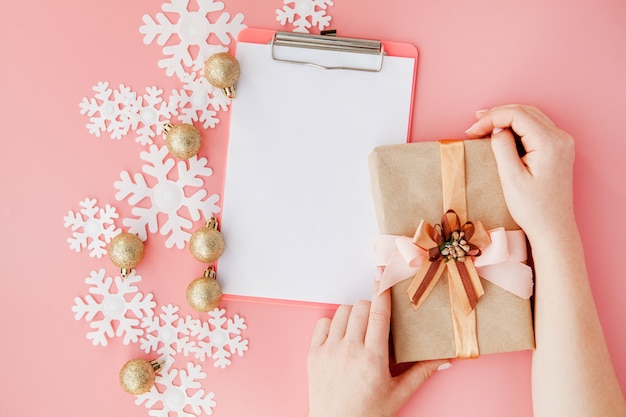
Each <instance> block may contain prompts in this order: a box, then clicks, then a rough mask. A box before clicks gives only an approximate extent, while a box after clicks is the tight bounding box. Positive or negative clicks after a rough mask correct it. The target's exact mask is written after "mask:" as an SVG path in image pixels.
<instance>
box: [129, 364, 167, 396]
mask: <svg viewBox="0 0 626 417" xmlns="http://www.w3.org/2000/svg"><path fill="white" fill-rule="evenodd" d="M162 365H163V362H162V361H158V360H157V361H152V362H149V361H147V360H145V359H140V358H137V359H131V360H129V361H128V362H126V363H125V364H124V366H122V369H120V385H121V386H122V389H123V390H124V391H126V392H127V393H129V394H132V395H141V394H145V393H146V392H148V391H150V388H152V386H153V385H154V378H155V377H156V373H157V372H158V371H159V370H160V369H161V367H162Z"/></svg>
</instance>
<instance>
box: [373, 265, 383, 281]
mask: <svg viewBox="0 0 626 417" xmlns="http://www.w3.org/2000/svg"><path fill="white" fill-rule="evenodd" d="M382 277H383V269H382V268H381V267H377V268H376V275H375V276H374V279H375V280H376V281H378V282H380V280H381V278H382Z"/></svg>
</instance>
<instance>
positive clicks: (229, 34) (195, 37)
mask: <svg viewBox="0 0 626 417" xmlns="http://www.w3.org/2000/svg"><path fill="white" fill-rule="evenodd" d="M195 2H196V4H197V11H190V10H189V0H170V1H169V2H167V3H164V4H163V5H162V6H161V8H162V10H163V11H164V12H166V13H170V14H177V15H178V19H177V20H176V21H172V20H170V19H169V18H168V16H167V15H166V14H164V13H157V14H156V19H155V18H153V17H152V16H150V15H144V16H143V23H144V24H143V25H142V26H141V27H140V28H139V32H140V33H142V34H143V35H144V38H143V42H144V44H146V45H148V44H151V43H152V42H153V41H154V40H155V39H156V43H157V44H158V45H159V46H163V54H164V55H165V56H166V58H163V59H161V60H159V62H158V66H159V68H163V69H165V73H166V74H167V75H168V76H172V75H174V74H176V75H177V76H179V77H181V76H182V75H183V74H184V73H185V72H186V71H185V68H188V67H191V66H192V65H193V63H194V61H195V60H196V59H200V60H202V61H205V60H206V59H207V58H208V57H209V56H211V55H212V54H213V53H215V52H216V50H215V45H211V44H209V37H210V36H211V35H214V36H216V37H217V39H218V40H219V41H220V42H221V43H222V45H229V44H230V43H231V41H232V39H236V37H237V34H238V33H239V32H240V31H241V30H242V29H244V28H245V27H246V25H244V24H243V23H242V22H243V19H244V16H243V14H241V13H238V14H236V15H235V16H234V17H233V18H232V20H231V18H230V17H231V16H230V13H228V12H222V13H221V14H219V16H217V14H218V13H219V12H221V11H222V10H224V3H223V2H221V1H215V0H196V1H195ZM213 16H217V18H216V19H213V20H212V19H211V18H210V17H213ZM173 35H177V37H178V39H179V43H177V44H175V43H173V42H172V41H171V39H170V38H172V37H173ZM168 41H170V42H169V44H167V45H166V43H168ZM191 48H193V49H194V52H193V53H194V55H196V56H195V57H194V56H192V51H191V50H190V49H191Z"/></svg>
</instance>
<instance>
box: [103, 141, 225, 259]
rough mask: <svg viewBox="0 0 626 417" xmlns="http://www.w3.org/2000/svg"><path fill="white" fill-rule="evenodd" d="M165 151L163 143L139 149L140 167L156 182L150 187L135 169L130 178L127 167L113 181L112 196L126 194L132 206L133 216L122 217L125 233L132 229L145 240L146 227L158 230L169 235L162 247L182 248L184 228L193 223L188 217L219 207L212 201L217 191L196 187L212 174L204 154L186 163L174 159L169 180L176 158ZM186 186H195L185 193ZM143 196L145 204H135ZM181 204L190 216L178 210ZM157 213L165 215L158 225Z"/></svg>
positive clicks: (206, 214)
mask: <svg viewBox="0 0 626 417" xmlns="http://www.w3.org/2000/svg"><path fill="white" fill-rule="evenodd" d="M168 155H169V153H168V150H167V147H165V146H162V147H160V148H159V147H157V146H156V145H151V146H150V150H149V151H148V152H141V154H140V157H141V159H142V160H144V161H146V162H147V163H146V164H144V166H143V168H142V171H143V172H144V173H145V174H146V175H148V176H150V177H153V178H154V179H156V181H157V184H156V185H154V186H152V187H151V186H149V185H148V183H147V182H146V179H145V177H144V175H143V174H141V173H137V174H135V175H134V177H132V178H131V176H130V174H129V173H128V172H127V171H122V172H121V174H120V181H116V182H115V184H114V186H115V188H116V189H117V190H118V192H117V193H116V194H115V198H116V199H117V200H118V201H122V200H124V199H126V198H128V203H129V204H131V205H132V206H134V207H133V208H132V209H131V213H132V214H133V215H134V216H137V217H135V218H126V219H124V221H123V224H124V225H125V226H127V227H128V232H129V233H135V234H137V235H138V236H139V237H140V238H141V239H142V240H146V239H147V232H148V230H149V231H150V232H151V233H155V232H156V231H157V230H158V231H159V232H160V233H161V235H163V236H168V235H169V236H168V238H167V239H166V241H165V246H166V247H168V248H171V247H173V246H176V247H177V248H179V249H182V248H183V247H185V243H186V242H188V241H189V237H190V236H191V233H190V232H189V230H188V229H190V228H191V227H192V226H193V223H192V220H193V221H197V220H199V219H200V217H201V215H203V216H204V218H207V219H208V218H210V216H211V214H213V213H216V212H218V211H219V207H218V206H217V205H216V203H217V201H218V200H219V195H218V194H213V195H211V196H209V197H207V195H208V193H207V191H206V190H204V189H202V188H199V187H202V186H203V185H204V180H203V178H205V177H209V176H211V175H212V174H213V170H212V169H211V168H209V167H208V166H207V165H206V164H207V159H206V158H200V159H198V157H197V156H192V157H191V158H189V159H188V160H187V162H188V164H189V165H187V163H186V162H185V161H178V164H177V166H178V170H177V171H178V178H177V179H176V180H171V179H169V178H168V175H169V174H170V173H171V171H172V170H173V168H174V165H175V164H176V162H175V161H174V159H173V158H170V157H169V156H168ZM189 187H197V188H199V189H198V190H197V191H196V192H195V193H193V194H191V195H190V196H188V195H187V191H188V190H189ZM144 199H147V200H149V201H150V203H151V205H150V206H149V207H140V206H137V204H138V203H140V202H141V201H143V200H144ZM183 207H185V208H186V209H187V211H188V213H189V215H190V217H191V220H190V219H188V218H187V217H183V216H182V215H181V214H180V213H179V211H180V210H181V208H183ZM159 213H162V214H165V215H166V216H167V220H166V221H165V222H164V223H163V224H162V225H161V226H160V228H159V225H158V215H159Z"/></svg>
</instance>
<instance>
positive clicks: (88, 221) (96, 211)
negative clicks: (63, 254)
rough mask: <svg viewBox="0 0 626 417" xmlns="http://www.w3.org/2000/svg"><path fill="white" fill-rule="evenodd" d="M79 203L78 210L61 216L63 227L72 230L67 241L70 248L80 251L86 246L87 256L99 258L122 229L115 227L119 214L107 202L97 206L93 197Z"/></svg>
mask: <svg viewBox="0 0 626 417" xmlns="http://www.w3.org/2000/svg"><path fill="white" fill-rule="evenodd" d="M79 205H80V206H81V207H82V208H81V209H80V212H78V213H75V212H73V211H71V210H70V211H69V212H68V213H67V216H64V217H63V220H64V222H65V223H64V225H65V227H66V228H70V229H71V230H72V237H70V238H68V239H67V242H68V243H69V244H70V249H72V250H74V251H76V252H80V251H81V249H85V248H87V249H89V250H90V252H89V256H91V257H92V258H93V257H96V258H98V259H100V258H101V257H102V255H106V253H107V250H106V246H107V244H108V243H109V242H110V241H111V239H113V238H114V237H115V236H117V235H118V234H120V233H121V231H122V230H121V229H118V228H117V227H115V219H117V218H118V217H119V216H118V214H117V212H116V210H115V207H111V206H110V205H108V204H107V205H106V206H105V207H104V208H102V207H99V206H98V202H97V201H96V200H95V199H90V198H86V199H84V200H83V201H81V202H80V203H79Z"/></svg>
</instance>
